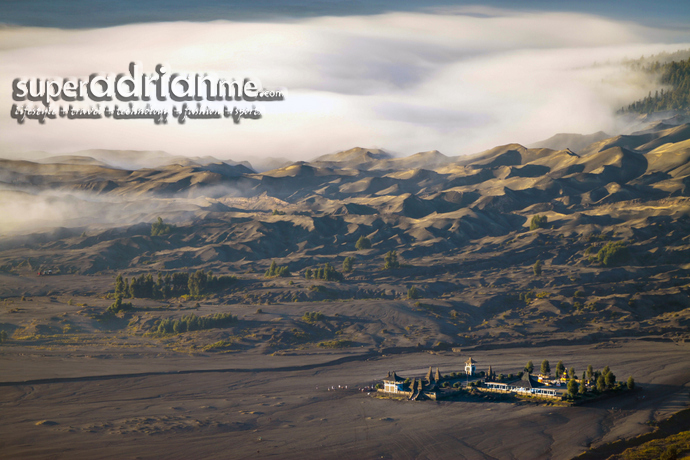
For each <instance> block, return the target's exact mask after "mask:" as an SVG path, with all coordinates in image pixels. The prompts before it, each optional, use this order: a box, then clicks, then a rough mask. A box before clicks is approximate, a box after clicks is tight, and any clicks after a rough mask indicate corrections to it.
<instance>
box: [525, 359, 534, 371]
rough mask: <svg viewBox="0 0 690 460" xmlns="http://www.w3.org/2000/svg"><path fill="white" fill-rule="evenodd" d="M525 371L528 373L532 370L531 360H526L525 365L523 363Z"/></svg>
mask: <svg viewBox="0 0 690 460" xmlns="http://www.w3.org/2000/svg"><path fill="white" fill-rule="evenodd" d="M525 372H527V373H528V374H531V373H532V372H534V364H533V363H532V361H528V362H527V365H525Z"/></svg>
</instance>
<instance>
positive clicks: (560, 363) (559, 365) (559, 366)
mask: <svg viewBox="0 0 690 460" xmlns="http://www.w3.org/2000/svg"><path fill="white" fill-rule="evenodd" d="M563 372H565V366H564V365H563V361H558V363H557V364H556V377H558V378H559V379H560V378H561V377H563Z"/></svg>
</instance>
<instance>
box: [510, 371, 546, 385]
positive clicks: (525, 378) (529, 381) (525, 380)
mask: <svg viewBox="0 0 690 460" xmlns="http://www.w3.org/2000/svg"><path fill="white" fill-rule="evenodd" d="M510 385H512V386H514V387H519V388H537V387H541V385H540V384H539V382H537V381H536V380H535V379H534V378H533V377H532V376H531V375H529V374H528V373H526V372H525V373H524V374H522V378H521V379H520V380H518V381H517V382H513V383H511V384H510Z"/></svg>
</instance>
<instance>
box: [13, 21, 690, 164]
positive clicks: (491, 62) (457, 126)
mask: <svg viewBox="0 0 690 460" xmlns="http://www.w3.org/2000/svg"><path fill="white" fill-rule="evenodd" d="M480 12H481V13H482V14H477V13H478V12H477V11H474V10H473V11H471V12H465V13H463V12H458V11H455V12H450V13H448V12H446V13H445V14H433V13H429V14H421V13H389V14H381V15H375V16H366V17H364V16H362V17H340V18H333V17H322V18H315V19H304V20H299V21H294V22H290V23H233V22H225V21H223V22H213V23H186V22H177V23H157V24H139V25H127V26H120V27H113V28H106V29H94V30H76V31H74V30H70V31H66V30H58V29H36V28H5V29H3V30H0V43H2V46H1V47H0V48H1V49H0V59H2V62H3V63H4V65H3V66H2V68H1V69H0V87H2V88H4V89H3V91H2V93H1V95H0V105H2V106H3V107H5V110H3V111H2V113H1V115H0V129H1V130H2V132H3V136H2V140H0V155H1V156H3V157H13V158H21V157H22V155H23V154H22V152H27V151H32V150H41V151H45V152H50V153H51V154H60V153H66V152H74V151H79V150H86V149H94V148H104V149H118V150H127V149H132V150H163V151H166V152H170V153H172V154H175V155H188V156H204V155H213V156H215V157H218V158H221V159H228V158H231V159H234V160H244V159H247V160H249V161H252V160H254V161H256V159H257V158H259V157H286V158H289V159H292V160H297V159H311V158H314V157H316V156H318V155H321V154H324V153H330V152H334V151H338V150H343V149H347V148H350V147H353V146H357V145H359V146H366V147H382V148H386V149H387V150H389V151H393V152H398V153H400V154H411V153H414V152H418V151H426V150H431V149H438V150H440V151H442V152H444V153H445V154H447V155H459V154H467V153H472V152H477V151H480V150H483V149H486V148H490V147H493V146H495V145H499V144H504V143H508V142H519V143H523V144H529V143H531V142H535V141H538V140H540V139H544V138H548V137H550V136H551V135H553V134H555V133H557V132H580V133H591V132H596V131H605V132H607V133H610V134H611V133H616V132H617V131H618V130H619V129H618V126H617V125H616V120H615V117H614V115H613V113H614V111H615V109H616V108H619V107H620V106H622V105H623V104H627V103H629V102H630V101H632V100H635V99H637V98H640V97H642V96H644V95H646V94H647V92H648V91H649V90H650V89H651V88H653V87H655V85H654V82H652V81H649V79H648V78H645V77H644V76H642V75H637V74H632V73H630V72H629V71H628V70H626V69H625V68H623V67H622V66H620V65H619V64H616V63H617V62H619V61H620V60H621V59H623V58H626V57H627V58H637V57H639V56H641V55H649V54H651V53H656V52H660V51H664V50H666V51H673V50H677V49H679V48H683V47H688V46H689V45H687V44H684V43H682V42H684V41H690V38H688V36H687V34H686V35H683V34H682V33H681V32H678V31H664V30H661V29H652V28H649V27H643V26H640V25H636V24H633V23H627V22H616V21H613V20H609V19H603V18H599V17H595V16H591V15H582V14H575V13H546V12H543V13H540V12H533V13H515V12H509V11H499V10H486V11H480ZM131 61H139V62H142V63H143V64H144V71H145V72H148V73H151V72H153V71H154V67H155V65H156V64H158V63H167V64H169V65H170V66H171V67H172V69H173V71H176V72H180V73H204V72H215V73H217V74H219V75H220V76H224V77H229V78H232V77H235V78H243V77H252V78H257V79H259V80H260V81H261V82H262V83H263V85H264V86H265V87H268V88H286V89H287V94H288V96H287V98H286V100H284V101H280V102H266V103H259V104H257V106H258V107H259V108H260V109H261V110H262V112H263V114H264V116H263V118H262V119H260V120H243V121H242V122H241V123H240V124H234V123H232V121H229V120H190V121H188V122H187V123H186V124H184V125H179V124H178V123H177V122H175V121H171V122H169V123H168V125H165V126H156V125H154V124H153V122H152V121H149V120H141V121H132V120H128V121H114V120H80V121H75V120H66V119H56V120H48V121H46V123H45V125H38V123H37V122H35V121H31V120H27V121H26V122H25V123H24V124H22V125H18V124H17V122H16V121H15V120H12V119H11V118H10V110H9V109H10V107H11V105H12V103H13V102H12V100H11V85H12V80H13V79H14V78H17V77H24V78H37V77H44V78H45V77H47V78H51V77H81V78H86V77H88V75H90V74H91V73H94V72H102V73H121V72H126V71H127V69H128V64H129V63H130V62H131ZM594 63H597V65H593V64H594ZM120 104H121V103H120ZM226 105H232V103H227V104H226Z"/></svg>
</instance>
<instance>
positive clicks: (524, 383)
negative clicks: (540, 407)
mask: <svg viewBox="0 0 690 460" xmlns="http://www.w3.org/2000/svg"><path fill="white" fill-rule="evenodd" d="M484 386H485V387H486V388H487V389H489V390H494V391H500V392H504V393H517V394H521V395H534V396H546V397H551V398H558V397H560V395H559V394H558V391H557V390H555V389H553V388H546V387H545V386H544V385H542V384H541V383H539V382H538V381H537V380H536V379H535V378H534V377H532V376H531V375H530V374H528V373H527V372H525V373H524V374H522V378H521V379H520V380H517V381H514V382H510V383H503V382H494V381H490V380H487V381H485V382H484Z"/></svg>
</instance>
